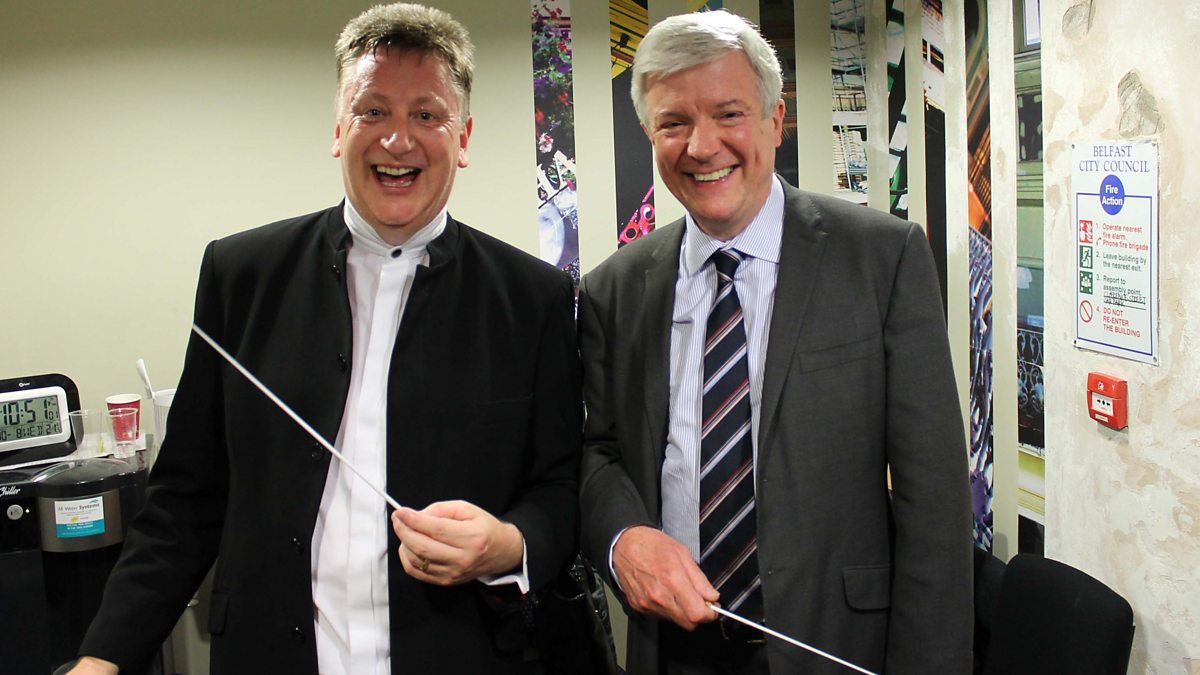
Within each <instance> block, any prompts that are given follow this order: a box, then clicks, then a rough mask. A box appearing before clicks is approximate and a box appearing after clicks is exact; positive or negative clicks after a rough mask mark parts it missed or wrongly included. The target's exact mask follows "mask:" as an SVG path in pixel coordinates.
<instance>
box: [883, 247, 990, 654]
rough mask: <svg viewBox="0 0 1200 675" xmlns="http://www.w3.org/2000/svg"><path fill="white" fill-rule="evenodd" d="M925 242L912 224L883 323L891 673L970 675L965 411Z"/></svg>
mask: <svg viewBox="0 0 1200 675" xmlns="http://www.w3.org/2000/svg"><path fill="white" fill-rule="evenodd" d="M940 298H941V294H940V292H939V290H938V283H937V277H936V272H935V268H934V264H933V258H932V255H931V253H930V250H929V245H928V243H927V241H926V239H925V236H924V234H923V232H922V231H921V229H920V227H918V226H916V225H911V226H910V230H909V232H908V239H907V242H906V245H905V248H904V251H903V253H902V255H901V257H900V261H899V265H898V267H897V270H896V278H895V282H894V284H893V286H892V297H891V299H890V302H889V304H888V308H889V309H888V313H887V316H886V319H885V324H884V346H885V350H886V359H887V408H886V429H887V441H886V443H887V446H886V448H887V459H888V464H889V467H890V470H891V477H892V488H893V489H892V507H893V513H894V516H895V557H894V563H895V578H894V581H893V584H892V603H891V617H890V620H889V623H888V647H887V672H888V673H968V672H970V669H971V636H972V626H973V614H972V606H971V602H972V593H971V569H972V563H971V522H970V519H971V515H970V514H971V507H970V501H969V494H968V482H967V481H968V478H967V452H966V445H965V442H964V431H963V421H962V415H961V413H960V412H959V402H958V394H957V391H956V389H955V384H954V373H953V369H952V366H951V362H950V352H949V344H948V341H947V337H946V330H945V320H944V318H943V315H942V307H941V303H940Z"/></svg>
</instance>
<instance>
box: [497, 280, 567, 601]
mask: <svg viewBox="0 0 1200 675" xmlns="http://www.w3.org/2000/svg"><path fill="white" fill-rule="evenodd" d="M552 302H553V304H552V307H551V308H550V309H549V316H548V318H547V319H546V321H545V324H544V327H543V329H542V334H541V336H540V346H539V348H538V357H537V359H538V364H537V375H536V382H535V385H534V415H533V435H532V438H533V462H532V469H531V471H530V474H529V475H530V482H529V484H528V485H527V486H526V488H525V489H524V491H523V493H522V494H521V497H520V498H519V499H518V500H517V502H516V503H515V504H514V505H513V507H512V508H511V509H509V510H508V511H507V512H506V513H504V514H500V515H499V517H500V518H501V519H502V520H505V521H507V522H510V523H512V524H514V525H516V527H517V529H519V530H520V531H521V534H522V536H523V537H524V538H525V552H526V560H527V563H528V569H529V582H530V585H531V587H532V588H540V587H542V586H544V585H545V584H546V583H547V582H549V581H550V579H551V578H553V576H554V574H555V573H556V572H557V571H558V570H559V569H561V568H562V566H563V564H565V563H566V561H567V559H568V558H570V556H571V555H572V553H573V552H574V551H575V541H576V532H575V523H576V516H577V514H578V510H579V504H578V498H577V496H576V488H577V482H576V481H577V477H578V476H577V473H576V472H577V470H578V466H579V444H580V429H581V426H582V411H581V406H580V400H579V386H580V385H579V378H580V373H579V350H578V347H577V344H576V333H575V319H574V315H575V293H574V289H573V288H572V285H571V282H570V280H569V279H567V278H566V277H565V275H564V276H563V283H562V285H561V286H560V288H559V289H558V290H557V292H556V294H555V295H554V298H553V301H552Z"/></svg>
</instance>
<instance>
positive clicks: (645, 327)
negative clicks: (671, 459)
mask: <svg viewBox="0 0 1200 675" xmlns="http://www.w3.org/2000/svg"><path fill="white" fill-rule="evenodd" d="M662 229H664V230H667V231H666V232H664V233H663V234H664V235H665V236H663V237H662V241H661V242H660V243H659V244H658V246H657V247H656V248H655V249H654V251H653V252H652V253H651V256H650V260H649V267H647V268H646V271H645V291H644V296H643V302H644V303H645V306H644V308H643V312H642V321H643V324H642V331H643V333H642V338H643V340H642V347H643V349H644V350H645V352H644V353H645V361H644V362H643V364H642V373H643V378H644V385H643V389H642V391H643V392H645V397H646V398H645V400H646V429H647V433H648V434H649V439H648V441H649V444H650V448H651V450H652V451H653V452H654V460H655V466H661V465H662V460H663V455H664V452H665V450H666V444H667V435H666V424H667V412H668V405H669V400H670V390H671V382H670V374H669V373H670V351H671V319H672V317H673V315H674V313H675V312H674V305H675V278H676V276H677V275H678V273H679V247H680V246H681V245H682V242H683V231H684V227H683V220H682V219H680V220H677V221H675V222H673V223H671V224H670V225H668V226H666V227H665V228H662Z"/></svg>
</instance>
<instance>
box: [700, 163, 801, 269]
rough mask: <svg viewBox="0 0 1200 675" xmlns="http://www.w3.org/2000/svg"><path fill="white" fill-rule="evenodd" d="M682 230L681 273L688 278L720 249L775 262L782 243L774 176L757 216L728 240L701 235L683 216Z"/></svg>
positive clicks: (778, 188) (780, 196) (780, 192)
mask: <svg viewBox="0 0 1200 675" xmlns="http://www.w3.org/2000/svg"><path fill="white" fill-rule="evenodd" d="M685 222H686V231H685V232H684V237H683V260H682V263H683V273H684V274H685V275H687V276H692V275H694V274H696V273H697V272H699V271H700V270H701V269H703V268H704V263H706V262H708V259H709V258H710V257H712V254H713V253H716V252H717V251H719V250H721V249H723V248H733V249H735V250H737V252H738V253H741V254H743V255H744V256H747V257H750V258H758V259H759V260H765V261H767V262H770V263H775V264H778V263H779V247H780V242H781V241H782V240H783V185H782V184H780V182H779V177H778V176H772V177H771V191H770V192H769V193H767V200H766V201H765V202H763V205H762V208H761V209H759V210H758V214H757V215H755V216H754V219H753V220H751V221H750V224H749V225H747V226H746V229H744V230H742V231H741V232H739V233H738V234H737V236H735V237H734V238H733V239H730V240H729V241H720V240H718V239H713V238H712V237H710V236H708V235H707V234H705V233H704V231H703V230H701V229H700V227H699V226H698V225H696V221H695V220H693V219H692V215H691V214H690V213H689V214H686V215H685Z"/></svg>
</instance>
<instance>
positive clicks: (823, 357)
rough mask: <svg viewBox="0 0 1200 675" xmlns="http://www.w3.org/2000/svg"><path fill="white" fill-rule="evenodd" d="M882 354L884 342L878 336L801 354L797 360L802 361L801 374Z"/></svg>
mask: <svg viewBox="0 0 1200 675" xmlns="http://www.w3.org/2000/svg"><path fill="white" fill-rule="evenodd" d="M882 353H883V341H882V340H881V339H880V337H879V336H878V335H872V336H871V337H869V338H866V339H865V340H857V341H855V342H848V343H846V344H841V345H837V346H836V347H827V348H825V349H817V350H813V351H807V352H800V353H799V354H798V355H797V358H798V359H799V361H800V370H801V372H808V371H812V370H824V369H826V368H833V367H834V366H837V365H841V364H843V363H848V362H850V361H857V360H859V359H865V358H867V357H869V356H874V355H876V354H882Z"/></svg>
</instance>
